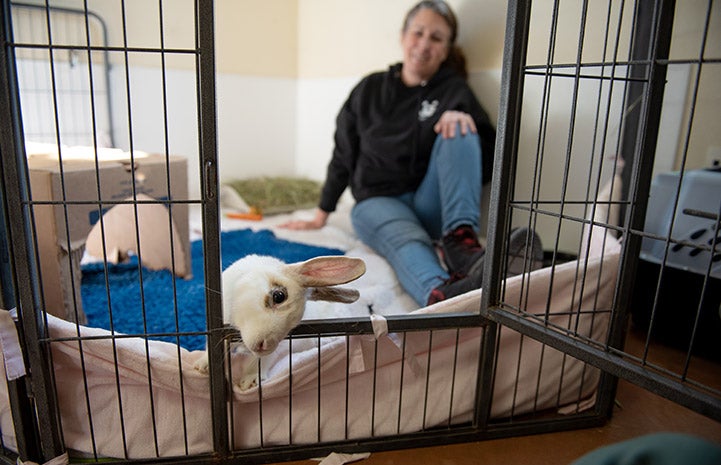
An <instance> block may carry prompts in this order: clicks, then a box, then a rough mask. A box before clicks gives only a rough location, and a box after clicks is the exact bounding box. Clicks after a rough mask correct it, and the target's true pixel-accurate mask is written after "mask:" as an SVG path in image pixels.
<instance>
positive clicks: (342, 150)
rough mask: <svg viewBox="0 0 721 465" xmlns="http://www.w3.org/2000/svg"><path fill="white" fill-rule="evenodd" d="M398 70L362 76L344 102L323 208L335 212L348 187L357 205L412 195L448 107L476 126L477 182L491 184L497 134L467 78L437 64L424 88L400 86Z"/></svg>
mask: <svg viewBox="0 0 721 465" xmlns="http://www.w3.org/2000/svg"><path fill="white" fill-rule="evenodd" d="M401 66H402V64H401V63H397V64H395V65H392V66H390V68H389V69H388V70H387V71H384V72H376V73H373V74H370V75H368V76H366V77H365V78H363V79H362V80H361V81H360V82H359V83H358V85H356V87H355V88H354V89H353V90H352V91H351V94H350V96H349V97H348V100H347V101H346V102H345V103H344V104H343V107H342V108H341V110H340V113H339V114H338V117H337V119H336V132H335V148H334V150H333V157H332V159H331V161H330V164H329V165H328V173H327V176H326V180H325V184H324V186H323V190H322V193H321V200H320V205H319V206H320V208H321V209H322V210H324V211H326V212H332V211H334V210H335V208H336V204H337V203H338V199H339V198H340V196H341V195H342V194H343V191H344V190H345V188H346V187H347V186H349V185H350V188H351V192H352V194H353V197H354V198H355V200H356V202H360V201H362V200H365V199H367V198H370V197H376V196H397V195H400V194H403V193H405V192H412V191H415V190H416V189H417V188H418V186H419V185H420V183H421V181H422V180H423V177H424V176H425V173H426V169H427V168H428V162H429V160H430V156H431V150H432V148H433V144H434V142H435V139H436V136H437V134H436V133H435V132H434V130H433V126H434V125H435V124H436V122H438V119H439V118H440V117H441V115H442V114H443V112H445V111H446V110H457V111H463V112H465V113H468V114H470V115H471V117H472V118H473V120H474V121H475V123H476V127H477V129H478V135H479V136H480V137H479V138H480V144H481V149H482V152H481V153H482V168H483V170H482V171H483V172H482V176H483V179H482V181H483V183H486V182H487V181H488V180H490V178H491V171H492V167H493V151H494V144H495V137H496V135H495V134H496V133H495V129H494V128H493V126H492V124H491V122H490V120H489V118H488V115H487V114H486V111H485V110H484V109H483V107H481V104H480V103H479V102H478V100H477V99H476V97H475V95H473V92H472V91H471V88H470V87H469V86H468V83H467V82H466V80H465V79H463V78H462V77H461V76H460V75H459V74H458V73H456V72H455V71H454V70H452V69H450V68H447V67H441V69H440V70H439V71H438V72H437V73H436V74H435V75H434V76H433V78H431V80H430V81H428V82H427V83H426V84H425V85H421V86H416V87H407V86H406V85H405V84H403V82H402V81H401ZM478 175H479V176H481V173H478Z"/></svg>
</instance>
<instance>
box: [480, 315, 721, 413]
mask: <svg viewBox="0 0 721 465" xmlns="http://www.w3.org/2000/svg"><path fill="white" fill-rule="evenodd" d="M494 318H495V319H496V320H498V321H499V322H500V323H501V324H503V325H504V326H508V327H510V328H513V329H515V330H516V331H519V332H522V333H523V334H528V335H529V336H531V337H533V338H534V339H536V340H538V341H541V342H543V343H544V344H548V345H549V346H551V347H553V348H555V349H557V350H560V351H561V352H563V353H566V354H569V355H571V356H572V357H575V358H578V359H580V360H583V361H586V362H588V363H590V364H591V365H593V366H595V367H597V368H600V369H601V370H603V371H605V372H608V373H610V374H613V375H615V376H619V377H621V378H624V379H626V380H628V381H630V382H632V383H634V384H636V385H638V386H641V387H643V388H645V389H648V390H649V391H651V392H653V393H655V394H658V395H660V396H662V397H666V398H667V399H669V400H672V401H673V402H676V403H678V404H680V405H683V406H685V407H688V408H690V409H691V410H694V411H696V412H698V413H701V414H703V415H706V416H708V417H709V418H712V419H714V420H716V421H721V399H719V398H716V397H713V396H711V395H707V394H704V393H702V392H699V391H698V390H696V389H691V388H689V387H688V386H686V385H684V384H683V383H680V382H676V381H672V380H669V379H668V378H667V377H665V376H661V375H658V374H655V373H653V372H650V371H649V370H647V369H646V368H645V367H643V366H639V365H637V364H634V363H631V362H628V361H626V360H625V359H622V358H620V357H618V356H617V354H616V353H613V352H609V351H606V350H603V349H599V348H596V347H594V346H592V345H590V344H587V343H585V342H583V341H579V340H577V339H575V338H572V337H569V336H566V335H562V334H559V333H558V332H556V331H553V330H551V329H549V328H545V327H543V326H541V325H538V324H535V323H533V322H529V321H527V320H526V319H524V318H523V317H522V316H520V315H517V314H514V313H511V312H508V311H505V310H497V311H496V312H494Z"/></svg>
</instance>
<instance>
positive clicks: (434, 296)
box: [427, 256, 484, 305]
mask: <svg viewBox="0 0 721 465" xmlns="http://www.w3.org/2000/svg"><path fill="white" fill-rule="evenodd" d="M483 262H484V260H483V257H482V256H481V257H480V258H479V259H478V261H476V263H473V264H472V265H471V267H470V269H469V270H468V274H466V275H463V274H460V273H452V274H451V277H450V278H448V279H447V280H446V281H445V282H444V283H443V284H441V285H440V286H438V287H437V288H435V289H433V290H432V291H431V295H430V296H429V297H428V302H427V305H432V304H435V303H436V302H440V301H442V300H446V299H450V298H451V297H455V296H457V295H461V294H465V293H466V292H470V291H473V290H475V289H479V288H480V287H481V285H482V284H483Z"/></svg>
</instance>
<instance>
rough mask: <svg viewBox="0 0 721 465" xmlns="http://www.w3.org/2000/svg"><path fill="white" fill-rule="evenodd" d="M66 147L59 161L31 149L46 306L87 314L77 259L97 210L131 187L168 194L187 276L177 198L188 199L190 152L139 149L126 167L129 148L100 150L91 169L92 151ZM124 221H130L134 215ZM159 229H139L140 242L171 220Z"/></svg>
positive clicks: (186, 245) (74, 316)
mask: <svg viewBox="0 0 721 465" xmlns="http://www.w3.org/2000/svg"><path fill="white" fill-rule="evenodd" d="M121 153H122V152H121ZM70 154H72V151H71V150H70V149H69V150H68V151H67V153H66V151H64V152H63V164H62V169H61V166H60V163H59V162H58V159H57V156H53V155H52V154H50V155H40V154H34V155H31V156H29V157H28V168H29V172H30V186H31V195H32V202H33V215H34V224H35V234H36V238H37V245H38V254H39V258H40V272H41V275H42V290H43V296H44V299H45V306H46V307H47V308H46V311H47V312H48V313H51V314H53V315H55V316H59V317H61V318H65V319H68V320H71V321H78V322H80V323H83V322H85V315H84V313H83V310H82V299H81V294H80V284H81V278H82V276H81V272H80V261H81V259H82V257H83V252H84V249H85V241H86V239H87V237H88V234H89V233H90V232H91V230H92V228H93V227H94V226H95V225H96V224H97V223H98V222H99V219H100V216H101V214H102V215H105V214H106V213H107V211H108V210H110V209H111V208H112V207H114V206H115V205H116V204H118V203H119V202H120V203H122V202H124V201H126V200H127V199H132V198H133V195H134V192H135V195H136V196H137V195H139V194H145V195H147V196H148V197H151V198H152V199H157V200H161V201H169V202H170V204H171V215H172V220H173V224H174V226H175V230H176V231H177V236H176V237H179V238H180V242H181V243H180V244H177V246H176V250H180V251H182V252H183V253H182V254H178V255H184V257H182V256H176V258H175V263H176V266H177V267H176V273H177V274H178V275H179V276H185V277H189V275H190V270H191V267H190V241H189V222H188V205H187V203H183V202H181V203H175V202H178V201H184V200H188V174H187V160H186V159H185V158H183V157H179V156H170V157H168V158H167V159H166V157H165V156H164V155H146V154H143V155H142V156H137V157H135V158H134V169H131V162H130V159H129V156H128V155H127V154H123V155H122V156H118V157H105V158H101V159H102V160H103V161H100V162H98V165H97V169H96V161H95V159H94V156H93V158H90V159H88V158H83V157H77V158H74V157H72V156H71V155H70ZM133 175H134V176H135V181H133ZM168 184H170V190H169V189H168ZM169 193H170V198H168V194H169ZM159 205H164V204H162V203H160V204H159ZM156 208H157V206H156ZM163 211H167V210H163ZM131 220H132V218H131ZM129 224H130V225H131V226H132V227H133V228H134V225H135V223H133V222H131V223H129ZM139 224H141V223H139ZM166 224H169V223H166ZM146 229H149V228H146ZM160 229H161V230H160V231H158V230H155V231H147V230H146V231H144V230H141V229H139V232H140V234H141V243H142V242H143V241H145V240H146V239H145V237H146V236H153V235H154V236H155V240H161V241H164V242H167V241H169V239H168V235H169V234H170V228H169V227H168V228H164V229H165V230H164V231H163V230H162V229H163V228H160ZM133 232H134V231H133ZM183 260H184V262H183Z"/></svg>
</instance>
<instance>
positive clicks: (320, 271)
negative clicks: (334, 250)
mask: <svg viewBox="0 0 721 465" xmlns="http://www.w3.org/2000/svg"><path fill="white" fill-rule="evenodd" d="M288 268H290V269H291V270H292V271H293V272H294V273H297V275H298V276H299V277H300V280H299V281H300V284H301V286H303V287H323V286H335V285H336V284H345V283H347V282H350V281H353V280H354V279H358V278H359V277H361V276H362V275H363V273H365V271H366V265H365V262H364V261H363V260H361V259H360V258H351V257H343V256H331V257H316V258H311V259H310V260H307V261H305V262H302V263H294V264H292V265H288Z"/></svg>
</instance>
